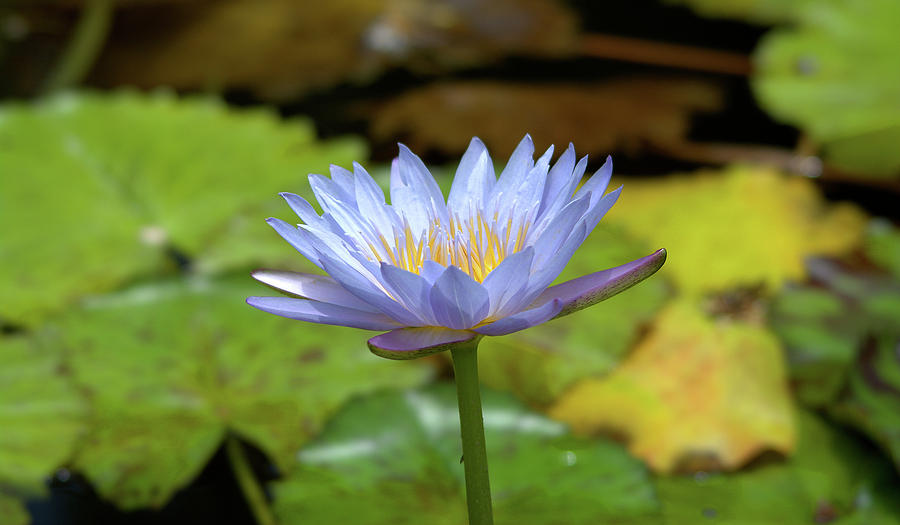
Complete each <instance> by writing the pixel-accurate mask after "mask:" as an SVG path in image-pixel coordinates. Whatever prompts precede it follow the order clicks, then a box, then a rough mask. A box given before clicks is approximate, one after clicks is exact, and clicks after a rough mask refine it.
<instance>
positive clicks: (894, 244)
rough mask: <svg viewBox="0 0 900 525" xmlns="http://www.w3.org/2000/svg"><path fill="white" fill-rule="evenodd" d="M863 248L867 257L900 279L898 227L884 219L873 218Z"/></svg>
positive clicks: (899, 233)
mask: <svg viewBox="0 0 900 525" xmlns="http://www.w3.org/2000/svg"><path fill="white" fill-rule="evenodd" d="M865 250H866V256H867V257H868V258H869V259H871V260H872V261H873V262H875V263H876V264H878V265H879V266H881V267H882V268H885V269H886V270H888V271H889V272H891V274H892V275H893V276H894V277H896V278H898V279H900V229H897V228H894V227H893V226H891V223H889V222H888V221H886V220H873V221H872V223H871V224H870V226H869V231H868V236H867V238H866V245H865Z"/></svg>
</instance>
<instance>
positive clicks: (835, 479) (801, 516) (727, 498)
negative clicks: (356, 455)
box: [657, 413, 900, 525]
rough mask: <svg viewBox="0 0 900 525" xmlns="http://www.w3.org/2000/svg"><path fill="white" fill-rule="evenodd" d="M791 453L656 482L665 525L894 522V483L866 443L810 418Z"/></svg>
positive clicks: (898, 506) (898, 507) (805, 417)
mask: <svg viewBox="0 0 900 525" xmlns="http://www.w3.org/2000/svg"><path fill="white" fill-rule="evenodd" d="M797 419H798V442H797V452H796V454H795V455H794V456H792V457H791V459H790V460H789V461H786V462H778V463H773V464H766V465H762V466H760V467H758V468H755V469H753V470H751V471H749V472H742V473H735V474H713V475H707V474H702V475H695V476H692V477H683V478H660V479H659V480H658V481H657V487H658V488H659V493H660V499H661V500H662V501H661V502H662V508H663V516H664V518H665V520H664V521H665V523H672V524H680V523H703V522H706V521H708V522H710V523H721V524H722V525H758V524H760V523H784V524H786V525H803V524H812V523H834V524H838V525H896V524H898V523H900V517H898V516H900V503H898V500H897V498H896V497H895V496H896V494H895V488H896V486H897V483H898V480H897V479H896V476H895V475H894V474H893V473H892V472H891V470H890V468H886V466H885V465H884V462H883V461H882V460H881V458H880V457H879V456H878V455H877V454H873V453H872V451H871V449H869V448H868V447H867V446H866V444H865V443H862V442H860V441H858V440H856V439H854V438H853V437H851V436H847V435H845V434H842V433H840V432H837V431H836V430H835V429H833V428H831V427H829V426H828V425H826V424H825V423H823V422H822V421H821V420H820V419H819V418H818V417H816V416H814V415H812V414H809V413H800V414H799V415H798V418H797Z"/></svg>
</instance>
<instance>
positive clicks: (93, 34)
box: [44, 0, 113, 93]
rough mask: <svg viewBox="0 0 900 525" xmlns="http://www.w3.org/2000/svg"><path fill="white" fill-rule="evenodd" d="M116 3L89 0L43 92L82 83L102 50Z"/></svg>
mask: <svg viewBox="0 0 900 525" xmlns="http://www.w3.org/2000/svg"><path fill="white" fill-rule="evenodd" d="M112 12H113V0H89V1H88V2H87V4H86V5H85V7H84V10H83V11H82V13H81V18H79V19H78V25H77V26H75V33H74V34H73V35H72V38H71V40H69V44H68V45H67V46H66V49H65V51H63V55H62V57H60V59H59V63H58V64H57V65H56V67H55V68H54V70H53V72H52V73H51V74H50V77H49V78H48V79H47V80H46V81H45V82H44V93H52V92H54V91H59V90H61V89H66V88H70V87H72V86H74V85H76V84H78V83H79V82H81V81H82V80H83V79H84V77H85V76H87V74H88V71H90V69H91V66H92V65H94V60H95V59H96V58H97V55H98V54H99V53H100V50H101V49H102V48H103V43H104V42H105V41H106V35H107V33H109V26H110V21H111V20H112Z"/></svg>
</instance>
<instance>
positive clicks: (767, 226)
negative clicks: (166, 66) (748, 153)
mask: <svg viewBox="0 0 900 525" xmlns="http://www.w3.org/2000/svg"><path fill="white" fill-rule="evenodd" d="M604 221H607V222H609V223H611V224H620V225H622V226H623V227H624V228H625V230H626V231H627V232H628V233H629V234H631V235H634V236H635V237H638V238H641V239H645V240H647V241H649V243H650V244H651V245H653V246H665V247H666V249H667V250H668V252H669V260H668V262H667V263H666V265H665V266H664V267H663V268H662V269H661V270H660V275H667V276H669V277H670V278H671V279H672V280H673V281H674V282H675V284H676V285H678V286H679V287H680V289H681V290H682V291H684V292H687V293H690V294H696V293H704V292H710V291H722V290H727V289H729V288H734V287H738V286H753V285H756V284H760V283H762V284H764V285H766V286H767V287H768V288H769V289H772V290H775V289H778V288H780V287H781V284H782V283H783V282H784V281H786V280H790V279H801V278H802V277H803V276H804V275H805V271H804V267H803V260H804V258H805V257H806V256H807V255H810V254H841V253H845V252H847V251H849V250H851V249H852V248H854V247H856V246H857V245H858V244H860V243H861V239H862V232H863V227H864V225H865V217H864V215H863V214H862V212H860V211H859V210H858V209H857V208H855V207H853V206H851V205H849V204H837V205H827V204H826V203H825V202H824V200H823V199H822V197H821V195H820V193H819V192H818V191H817V190H816V188H815V186H814V185H813V184H812V183H811V182H810V181H808V180H806V179H801V178H794V177H787V176H783V175H779V174H777V173H775V172H772V171H769V170H765V169H755V168H747V167H733V168H729V169H728V170H726V171H725V172H723V173H718V172H705V173H700V174H696V175H686V176H681V177H672V178H668V179H666V180H647V181H644V180H628V181H627V182H626V184H625V189H624V191H623V193H622V198H621V199H619V202H618V203H616V206H614V207H613V209H612V210H611V211H610V213H609V216H608V217H606V218H605V219H604Z"/></svg>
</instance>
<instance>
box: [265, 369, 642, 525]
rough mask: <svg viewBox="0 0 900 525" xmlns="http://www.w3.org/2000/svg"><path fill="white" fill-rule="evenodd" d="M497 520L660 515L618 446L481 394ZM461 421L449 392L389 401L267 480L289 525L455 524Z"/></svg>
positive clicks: (347, 419) (336, 425)
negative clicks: (577, 435) (285, 473)
mask: <svg viewBox="0 0 900 525" xmlns="http://www.w3.org/2000/svg"><path fill="white" fill-rule="evenodd" d="M483 402H484V423H485V436H486V439H487V446H488V457H489V458H490V470H491V489H492V493H493V498H494V515H495V523H497V524H498V525H505V524H523V525H531V524H534V525H543V524H551V523H552V524H562V523H565V524H570V525H577V524H585V525H587V524H596V523H610V524H630V523H635V524H636V523H645V522H646V520H647V519H648V518H650V517H652V516H654V515H655V513H656V511H657V504H656V499H655V496H654V492H653V488H652V485H651V484H650V481H649V478H648V475H647V473H646V471H645V470H644V468H643V467H642V466H641V465H640V463H639V462H638V461H637V460H635V459H633V458H631V457H629V456H628V455H627V453H626V452H625V451H624V450H623V449H622V448H621V447H620V446H619V445H617V444H614V443H611V442H608V441H583V440H576V439H574V438H572V437H570V436H569V435H568V433H567V431H566V429H565V426H564V425H561V424H560V423H556V422H553V421H551V420H548V419H546V418H545V417H543V416H540V415H538V414H535V413H532V412H529V411H528V410H527V409H525V408H524V407H523V406H522V405H521V404H520V403H519V402H517V401H515V400H513V399H512V398H510V397H508V396H506V395H502V394H497V393H494V392H492V391H487V392H484V396H483ZM460 455H461V447H460V441H459V418H458V412H457V406H456V394H455V390H454V387H453V386H452V385H437V386H434V387H431V388H429V389H427V390H423V391H410V392H406V393H405V394H404V393H386V394H379V395H375V396H370V397H367V398H365V399H360V400H358V401H356V402H354V403H352V404H350V405H348V406H347V407H345V409H344V410H342V411H341V412H340V413H339V414H338V415H337V416H336V417H335V418H334V419H333V420H332V421H331V422H330V423H329V426H328V428H327V430H326V431H325V433H324V434H323V435H322V436H320V437H319V438H318V439H317V440H316V441H314V442H312V443H310V444H309V445H307V446H306V447H305V448H304V449H303V450H302V451H301V452H300V454H299V455H298V459H299V461H300V463H301V468H299V469H296V470H295V472H294V474H293V475H292V476H290V477H289V478H287V479H285V480H284V481H280V482H277V483H275V484H274V488H275V511H276V513H277V514H278V516H279V519H280V520H281V522H282V523H283V524H284V525H292V524H302V523H357V524H360V525H380V524H413V523H429V524H446V525H450V524H453V525H462V524H464V523H465V522H466V517H465V491H464V484H463V481H464V478H463V466H462V465H461V464H460Z"/></svg>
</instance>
